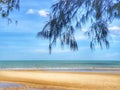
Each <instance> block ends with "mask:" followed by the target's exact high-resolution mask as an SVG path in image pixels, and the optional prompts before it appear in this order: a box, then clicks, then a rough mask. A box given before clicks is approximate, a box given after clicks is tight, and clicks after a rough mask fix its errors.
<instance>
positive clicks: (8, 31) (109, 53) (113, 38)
mask: <svg viewBox="0 0 120 90" xmlns="http://www.w3.org/2000/svg"><path fill="white" fill-rule="evenodd" d="M20 1H21V2H20V11H14V12H12V13H11V15H10V17H11V18H12V19H13V20H18V24H17V25H16V24H15V23H14V21H13V23H11V24H9V25H8V23H7V20H5V19H0V22H1V24H0V60H120V22H119V21H118V20H115V21H114V22H113V23H112V24H111V25H109V30H110V36H109V37H110V38H109V40H110V48H109V49H106V48H103V49H100V48H99V47H96V50H95V51H92V50H91V49H90V47H89V39H88V38H87V37H86V36H85V35H84V33H83V32H84V31H85V30H86V29H87V28H86V27H83V29H82V31H83V32H81V31H80V32H77V33H76V34H75V37H76V40H77V42H78V46H79V50H78V51H76V52H73V51H70V50H69V48H68V47H65V48H64V49H61V48H60V46H59V42H58V44H57V46H56V47H54V48H53V51H52V54H51V55H50V54H49V50H48V41H47V40H44V39H40V38H37V37H36V35H37V33H38V32H39V31H41V30H42V28H43V26H44V24H45V23H46V21H47V20H48V15H49V9H50V6H51V5H52V4H53V3H54V1H55V0H20Z"/></svg>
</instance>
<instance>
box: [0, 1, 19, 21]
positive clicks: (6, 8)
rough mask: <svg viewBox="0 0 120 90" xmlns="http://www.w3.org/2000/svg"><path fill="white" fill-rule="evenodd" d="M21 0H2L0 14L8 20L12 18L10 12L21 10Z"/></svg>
mask: <svg viewBox="0 0 120 90" xmlns="http://www.w3.org/2000/svg"><path fill="white" fill-rule="evenodd" d="M19 8H20V7H19V0H0V14H1V17H3V18H7V19H8V22H9V20H10V18H9V17H8V16H9V14H10V12H12V11H13V10H14V9H18V10H19Z"/></svg>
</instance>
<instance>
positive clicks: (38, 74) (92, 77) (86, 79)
mask: <svg viewBox="0 0 120 90" xmlns="http://www.w3.org/2000/svg"><path fill="white" fill-rule="evenodd" d="M0 82H14V83H18V84H23V85H24V86H25V87H26V88H39V89H41V88H42V89H47V90H51V88H52V90H97V89H100V90H120V74H115V73H97V72H56V71H53V72H52V71H39V70H0ZM39 89H38V90H39ZM9 90H14V89H9ZM15 90H16V89H15ZM17 90H19V89H17ZM20 90H25V89H20Z"/></svg>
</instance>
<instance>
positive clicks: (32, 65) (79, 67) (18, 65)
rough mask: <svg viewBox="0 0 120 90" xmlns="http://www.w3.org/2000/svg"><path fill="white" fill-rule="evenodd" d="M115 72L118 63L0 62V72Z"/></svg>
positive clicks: (65, 61) (119, 65)
mask: <svg viewBox="0 0 120 90" xmlns="http://www.w3.org/2000/svg"><path fill="white" fill-rule="evenodd" d="M25 69H27V70H28V69H30V70H34V69H35V70H52V71H109V70H110V71H116V72H118V71H119V72H120V61H76V60H61V61H60V60H59V61H58V60H49V61H47V60H40V61H36V60H32V61H0V70H25Z"/></svg>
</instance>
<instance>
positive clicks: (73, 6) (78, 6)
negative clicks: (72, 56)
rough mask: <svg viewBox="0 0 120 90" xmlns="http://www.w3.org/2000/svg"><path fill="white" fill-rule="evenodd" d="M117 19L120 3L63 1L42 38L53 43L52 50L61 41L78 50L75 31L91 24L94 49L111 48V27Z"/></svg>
mask: <svg viewBox="0 0 120 90" xmlns="http://www.w3.org/2000/svg"><path fill="white" fill-rule="evenodd" d="M115 18H120V0H59V1H58V2H57V3H55V4H54V5H53V6H52V12H51V13H50V18H49V21H48V23H47V24H46V25H45V27H44V28H43V30H42V31H41V32H39V33H38V36H41V37H44V38H47V39H49V40H50V44H49V46H50V49H51V47H52V45H54V43H56V41H57V39H60V41H61V45H65V44H66V45H68V46H69V47H70V48H71V49H72V50H77V49H78V46H77V42H76V39H75V37H74V32H75V31H76V30H77V29H78V28H79V29H81V27H82V26H83V25H85V24H87V22H90V23H91V24H90V26H89V29H88V31H87V33H88V36H90V38H91V42H90V47H91V48H94V46H95V45H96V44H98V45H100V46H101V47H102V46H103V44H105V45H106V47H107V48H108V47H109V42H108V38H107V37H108V33H109V32H108V24H109V23H111V22H112V21H113V20H114V19H115Z"/></svg>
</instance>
